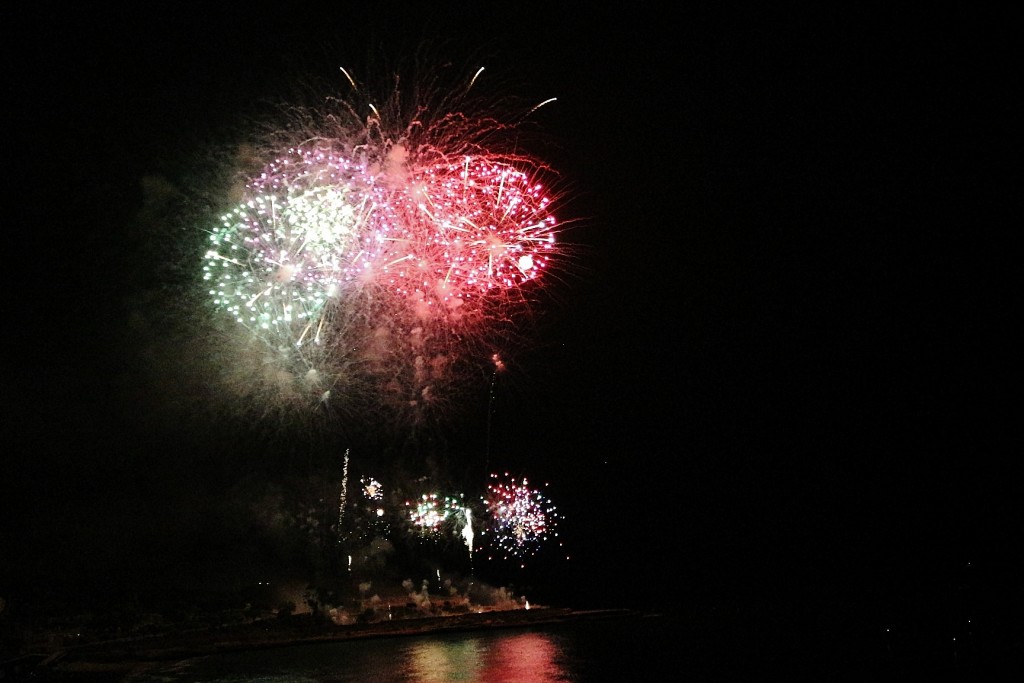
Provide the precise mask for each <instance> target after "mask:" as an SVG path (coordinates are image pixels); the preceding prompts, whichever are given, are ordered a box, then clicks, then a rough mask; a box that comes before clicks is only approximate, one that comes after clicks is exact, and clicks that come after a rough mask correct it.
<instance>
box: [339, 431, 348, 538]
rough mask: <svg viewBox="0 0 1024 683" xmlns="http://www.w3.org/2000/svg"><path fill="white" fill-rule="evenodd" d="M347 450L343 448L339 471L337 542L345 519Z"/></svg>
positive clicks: (341, 536)
mask: <svg viewBox="0 0 1024 683" xmlns="http://www.w3.org/2000/svg"><path fill="white" fill-rule="evenodd" d="M348 452H349V449H347V448H346V449H345V465H344V466H343V467H342V473H341V497H340V499H339V501H338V543H341V539H342V538H343V534H342V526H341V525H342V523H344V521H345V498H346V497H347V496H348Z"/></svg>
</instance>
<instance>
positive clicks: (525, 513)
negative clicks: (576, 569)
mask: <svg viewBox="0 0 1024 683" xmlns="http://www.w3.org/2000/svg"><path fill="white" fill-rule="evenodd" d="M491 478H492V479H494V480H495V481H494V483H492V484H490V485H489V486H488V487H487V494H486V495H485V496H484V505H486V507H487V513H488V516H489V523H488V533H489V535H491V536H492V537H493V543H494V544H495V545H496V546H497V547H498V548H499V549H501V550H502V551H504V552H505V557H508V556H510V555H514V556H516V557H520V558H522V557H525V556H527V555H533V554H535V553H536V552H537V551H538V550H539V548H540V546H541V545H542V544H543V543H544V542H545V541H547V540H549V539H551V538H554V537H556V536H558V533H557V526H558V520H559V516H558V511H557V509H556V507H555V506H554V505H553V504H552V503H551V501H550V500H548V499H547V498H546V497H545V496H544V494H543V493H541V491H539V490H538V489H534V488H530V486H529V482H528V481H527V479H525V478H523V479H512V478H510V477H509V475H508V473H505V477H504V480H503V481H500V480H499V477H498V475H497V474H492V475H491Z"/></svg>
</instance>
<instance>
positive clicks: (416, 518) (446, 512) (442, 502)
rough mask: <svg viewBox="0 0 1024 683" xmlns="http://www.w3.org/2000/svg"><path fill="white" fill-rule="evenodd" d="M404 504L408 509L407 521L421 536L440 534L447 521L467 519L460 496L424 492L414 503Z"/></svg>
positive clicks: (454, 521)
mask: <svg viewBox="0 0 1024 683" xmlns="http://www.w3.org/2000/svg"><path fill="white" fill-rule="evenodd" d="M405 506H406V508H407V509H408V511H409V521H410V522H411V523H412V525H413V527H415V528H416V529H417V530H418V532H419V533H420V535H422V536H440V535H441V534H442V532H443V531H444V529H445V527H446V526H447V523H457V521H458V520H459V519H463V520H465V519H467V517H466V511H465V510H466V507H465V505H464V504H463V502H462V498H461V496H460V497H455V496H441V495H439V494H436V493H425V494H423V495H422V496H420V498H419V500H418V501H416V502H415V503H413V502H412V501H406V503H405Z"/></svg>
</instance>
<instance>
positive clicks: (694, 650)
mask: <svg viewBox="0 0 1024 683" xmlns="http://www.w3.org/2000/svg"><path fill="white" fill-rule="evenodd" d="M878 635H879V634H872V633H871V632H870V631H867V630H862V629H859V628H849V629H841V628H839V627H838V626H837V625H836V624H831V625H827V624H826V625H823V624H815V625H812V627H809V628H807V629H804V630H795V629H793V628H786V627H783V625H782V624H779V623H777V624H774V625H773V624H769V623H765V622H764V621H763V620H760V619H758V620H755V621H751V620H746V619H739V620H735V619H723V620H720V621H713V620H710V619H709V620H704V621H703V622H702V623H699V624H695V623H694V621H693V619H692V618H686V617H683V616H674V615H639V614H629V615H626V616H621V617H614V618H606V619H604V618H602V619H580V620H571V621H566V622H560V623H552V624H546V625H532V626H518V627H508V628H491V629H484V630H477V631H465V632H458V633H435V634H431V635H419V636H401V637H383V638H372V639H364V640H350V641H338V642H325V643H317V644H307V645H292V646H286V647H276V648H267V649H262V650H250V651H240V652H230V653H227V652H226V653H221V654H216V655H210V656H202V657H195V658H190V659H184V660H181V661H177V662H160V663H154V664H148V665H145V668H144V669H136V670H135V671H134V672H133V673H130V674H125V673H124V671H122V672H120V673H118V674H116V675H113V676H112V675H111V673H112V672H107V673H106V674H104V673H102V672H91V673H90V672H79V673H78V674H76V675H72V676H67V677H60V678H55V679H53V680H60V681H90V682H91V683H100V682H102V683H108V682H109V681H131V682H132V683H177V682H181V683H185V682H189V683H193V682H194V683H212V682H232V683H237V682H241V681H257V682H261V683H292V682H302V683H305V682H323V683H333V682H337V683H341V682H343V681H360V682H365V683H374V682H382V683H383V682H388V683H392V682H394V683H440V682H441V681H462V682H464V683H473V682H477V681H479V682H485V683H545V682H552V681H576V682H595V683H599V682H603V681H616V682H619V681H624V682H633V681H663V680H673V681H675V680H683V681H733V680H815V681H879V680H885V681H889V680H892V681H906V680H928V681H931V682H933V683H934V682H936V681H943V680H984V681H1001V680H1018V678H1017V676H1018V675H1019V672H1020V670H1021V663H1022V662H1021V660H1020V659H1019V658H1018V657H1019V655H1020V654H1022V653H1024V651H1022V650H1020V649H1016V648H1011V649H1004V648H1001V649H998V650H991V651H990V652H989V653H988V654H986V652H985V649H984V648H982V649H975V650H974V651H973V653H971V652H969V651H968V650H967V649H965V648H961V647H960V646H959V645H957V646H956V647H953V646H952V643H945V639H941V638H940V639H935V641H934V643H931V642H930V641H929V642H927V643H926V642H923V641H922V642H921V643H919V644H917V645H913V646H911V644H910V643H901V642H900V641H890V640H886V639H885V638H884V637H876V636H878ZM947 645H949V646H947ZM1011 671H1012V672H1013V674H1012V675H1011V676H1010V677H1009V678H1008V677H1007V674H1006V672H1011ZM47 680H49V679H47Z"/></svg>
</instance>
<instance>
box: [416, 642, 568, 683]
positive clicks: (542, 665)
mask: <svg viewBox="0 0 1024 683" xmlns="http://www.w3.org/2000/svg"><path fill="white" fill-rule="evenodd" d="M409 654H410V656H409V661H410V670H409V672H408V675H409V677H408V679H407V680H408V681H410V682H415V683H441V681H467V682H472V681H486V682H487V683H524V682H525V681H532V682H534V683H548V682H551V683H554V682H555V681H565V680H568V673H567V671H566V670H565V669H564V668H563V667H562V665H561V664H559V659H560V656H561V654H562V653H561V649H560V648H559V646H558V644H557V643H556V642H555V640H554V638H552V637H551V636H550V635H546V634H542V633H517V634H514V635H508V636H506V637H502V638H496V639H495V638H487V639H484V638H479V639H460V640H457V641H445V640H425V641H421V642H418V643H416V644H415V645H414V646H413V647H412V649H411V651H410V653H409Z"/></svg>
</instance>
